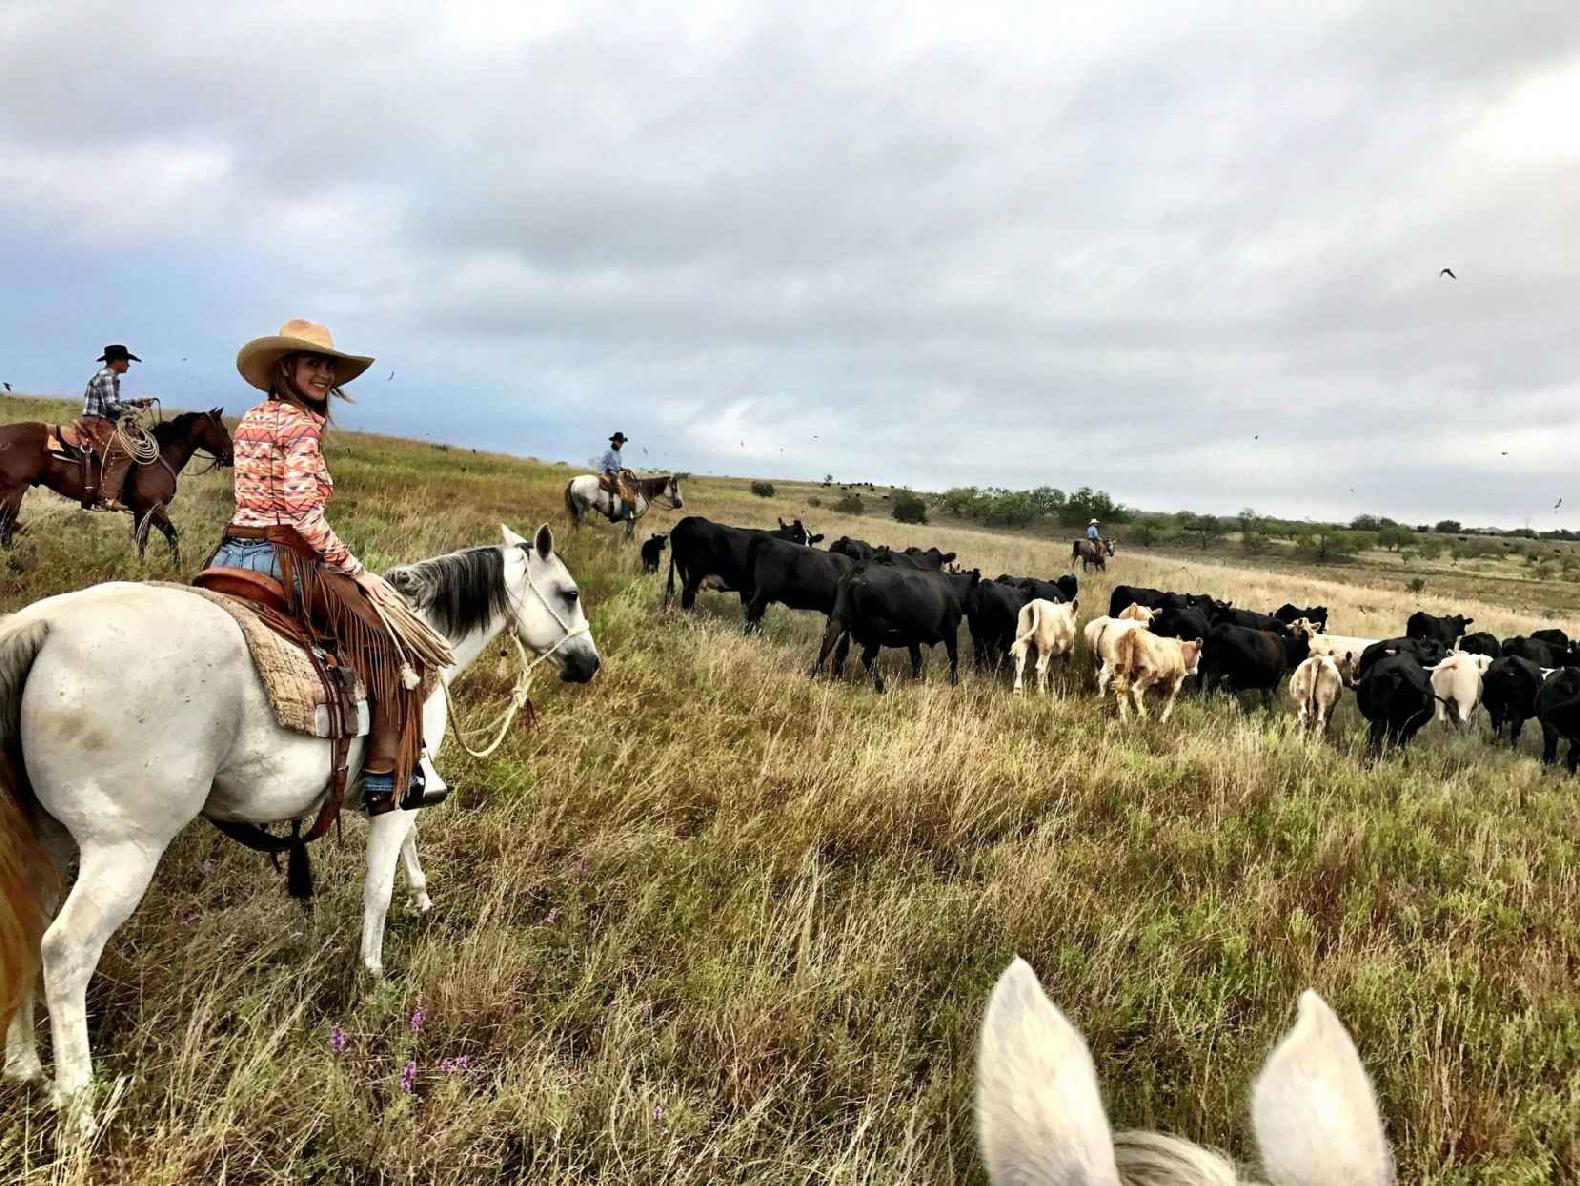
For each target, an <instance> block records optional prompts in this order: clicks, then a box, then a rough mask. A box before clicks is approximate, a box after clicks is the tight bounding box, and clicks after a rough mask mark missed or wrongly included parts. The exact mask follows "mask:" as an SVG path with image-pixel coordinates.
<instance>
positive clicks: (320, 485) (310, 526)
mask: <svg viewBox="0 0 1580 1186" xmlns="http://www.w3.org/2000/svg"><path fill="white" fill-rule="evenodd" d="M320 432H321V429H320V428H319V427H318V426H317V425H316V424H314V423H312V422H311V421H310V420H309V419H308V418H307V416H306V414H305V413H303V414H302V415H301V416H300V417H299V423H298V424H297V425H293V426H291V428H290V429H288V430H287V432H286V433H284V434H282V437H281V440H280V448H281V451H282V452H283V453H284V460H285V483H284V485H285V492H284V494H283V496H282V499H283V506H282V508H281V510H282V511H283V518H284V519H285V521H287V522H289V523H290V525H291V526H292V527H294V528H296V530H297V532H298V533H300V535H301V536H302V538H303V539H305V540H306V541H307V543H308V544H309V546H311V547H312V549H313V551H315V552H317V553H318V554H319V555H320V556H321V557H323V561H324V564H325V565H327V566H328V567H329V568H332V569H334V570H335V571H337V572H343V573H345V574H346V575H347V576H358V575H359V574H361V573H362V572H363V571H364V569H363V566H362V562H361V561H360V560H358V559H357V558H356V557H355V556H353V555H352V554H351V550H350V549H349V548H347V547H346V545H345V544H343V543H341V542H340V537H339V536H338V535H336V534H335V531H334V528H332V527H330V526H329V521H328V520H327V519H325V518H324V506H325V505H326V504H327V503H328V502H329V495H330V493H331V492H332V491H333V490H334V483H333V482H332V481H330V478H329V469H328V467H327V466H326V465H325V464H324V455H323V451H322V450H321V449H320V448H319V443H318V438H319V433H320Z"/></svg>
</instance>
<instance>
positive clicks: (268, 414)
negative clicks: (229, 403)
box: [231, 399, 363, 576]
mask: <svg viewBox="0 0 1580 1186" xmlns="http://www.w3.org/2000/svg"><path fill="white" fill-rule="evenodd" d="M323 435H324V418H323V417H322V416H320V415H318V414H316V413H314V412H309V411H307V410H306V409H304V408H299V407H297V406H296V405H295V404H291V403H286V402H285V401H284V400H275V399H271V400H266V401H264V402H263V403H261V404H259V405H258V406H257V407H256V408H253V409H252V411H250V412H248V413H247V414H246V415H245V416H243V417H242V418H241V424H240V425H239V426H238V427H237V429H236V434H235V436H234V438H233V440H234V441H235V446H236V514H235V515H234V516H233V517H232V519H231V523H232V524H233V525H234V526H236V527H272V526H274V525H276V524H284V525H286V526H288V527H294V528H296V530H297V531H298V532H299V533H300V534H301V536H302V538H303V539H305V540H306V541H307V542H308V543H309V544H310V545H312V548H313V550H314V551H315V552H317V553H318V554H319V555H320V556H322V557H323V560H324V563H325V564H326V565H327V566H328V567H330V568H332V569H334V570H336V571H337V572H343V573H345V574H346V575H347V576H356V575H357V574H358V573H360V572H362V571H363V568H362V562H361V561H360V560H358V559H357V558H356V557H355V556H353V555H352V554H351V552H350V551H349V550H348V549H347V548H346V546H345V544H343V543H341V542H340V538H339V537H338V536H337V535H335V533H334V531H333V529H332V528H331V527H330V526H329V524H328V522H327V521H326V520H325V519H324V507H325V506H327V505H328V503H329V498H330V495H332V494H333V493H334V489H335V483H334V481H333V479H331V478H330V476H329V467H328V466H326V465H325V464H324V455H323V452H322V451H321V449H320V447H319V441H320V439H321V438H322V437H323Z"/></svg>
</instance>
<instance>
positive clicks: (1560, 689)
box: [1536, 667, 1580, 774]
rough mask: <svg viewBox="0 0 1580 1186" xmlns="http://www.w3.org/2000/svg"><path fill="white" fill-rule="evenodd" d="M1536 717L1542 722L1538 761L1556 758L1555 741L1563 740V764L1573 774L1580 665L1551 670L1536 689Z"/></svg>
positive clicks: (1577, 762) (1577, 756)
mask: <svg viewBox="0 0 1580 1186" xmlns="http://www.w3.org/2000/svg"><path fill="white" fill-rule="evenodd" d="M1536 719H1537V720H1538V721H1540V722H1541V726H1542V762H1543V763H1544V764H1546V765H1548V766H1551V765H1552V764H1553V763H1554V762H1556V761H1558V743H1559V741H1567V742H1568V743H1569V753H1568V755H1567V761H1566V764H1567V765H1568V767H1569V773H1570V774H1573V773H1574V772H1575V769H1576V768H1577V767H1580V668H1574V667H1566V668H1564V669H1563V670H1562V671H1555V672H1553V673H1552V674H1551V675H1549V676H1548V677H1547V678H1546V679H1545V680H1543V681H1542V686H1541V687H1540V688H1538V689H1536Z"/></svg>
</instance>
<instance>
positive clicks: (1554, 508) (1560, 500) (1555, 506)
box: [1553, 498, 1564, 511]
mask: <svg viewBox="0 0 1580 1186" xmlns="http://www.w3.org/2000/svg"><path fill="white" fill-rule="evenodd" d="M1563 505H1564V500H1563V499H1561V498H1560V499H1559V500H1558V501H1557V502H1555V503H1553V510H1555V511H1556V510H1557V509H1558V508H1559V507H1561V506H1563Z"/></svg>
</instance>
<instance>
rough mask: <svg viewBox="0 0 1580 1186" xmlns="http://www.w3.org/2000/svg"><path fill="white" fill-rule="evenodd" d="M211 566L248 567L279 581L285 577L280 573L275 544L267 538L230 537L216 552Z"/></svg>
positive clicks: (210, 563) (210, 562)
mask: <svg viewBox="0 0 1580 1186" xmlns="http://www.w3.org/2000/svg"><path fill="white" fill-rule="evenodd" d="M209 567H210V568H246V569H250V570H251V571H252V572H261V573H263V574H264V575H265V576H271V577H273V578H274V579H275V580H277V581H281V580H284V579H285V578H284V577H283V576H282V575H281V573H280V560H279V557H277V556H276V555H275V554H274V545H273V544H271V543H270V542H269V541H268V540H266V539H228V540H226V541H225V542H224V543H222V544H221V545H220V548H219V551H217V552H215V553H214V559H213V560H211V561H209Z"/></svg>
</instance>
